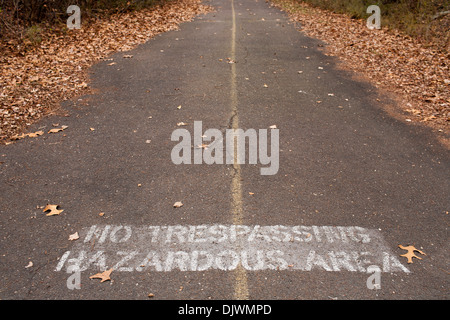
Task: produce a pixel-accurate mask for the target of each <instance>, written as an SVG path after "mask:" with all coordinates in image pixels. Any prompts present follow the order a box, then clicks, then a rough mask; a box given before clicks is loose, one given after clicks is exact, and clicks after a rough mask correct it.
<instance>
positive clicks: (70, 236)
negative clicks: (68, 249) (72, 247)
mask: <svg viewBox="0 0 450 320" xmlns="http://www.w3.org/2000/svg"><path fill="white" fill-rule="evenodd" d="M78 239H80V236H79V235H78V232H75V233H74V234H71V235H69V240H70V241H73V240H78Z"/></svg>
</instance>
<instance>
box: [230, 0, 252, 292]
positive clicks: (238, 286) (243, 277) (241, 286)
mask: <svg viewBox="0 0 450 320" xmlns="http://www.w3.org/2000/svg"><path fill="white" fill-rule="evenodd" d="M231 22H232V27H231V52H230V55H231V61H233V62H235V61H236V11H235V9H234V0H231ZM230 80H231V89H230V97H231V128H232V129H235V130H237V129H239V114H238V99H237V77H236V63H231V79H230ZM238 157H239V154H238V148H237V141H236V140H235V141H234V157H233V159H234V163H233V170H234V172H233V176H232V179H231V195H232V203H231V211H232V212H231V214H232V217H233V223H234V224H235V225H240V224H243V218H244V217H243V209H242V188H241V165H240V161H239V159H238ZM237 245H238V246H237V247H236V251H241V248H240V247H239V244H237ZM234 270H235V271H234V276H235V283H234V299H236V300H247V299H248V297H249V293H248V287H247V273H246V271H245V268H244V266H242V263H241V261H238V264H237V266H236V267H235V268H234Z"/></svg>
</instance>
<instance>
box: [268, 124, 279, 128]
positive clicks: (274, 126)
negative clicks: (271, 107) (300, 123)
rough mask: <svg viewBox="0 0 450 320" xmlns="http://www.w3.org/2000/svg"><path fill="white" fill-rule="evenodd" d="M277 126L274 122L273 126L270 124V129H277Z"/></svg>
mask: <svg viewBox="0 0 450 320" xmlns="http://www.w3.org/2000/svg"><path fill="white" fill-rule="evenodd" d="M276 128H277V125H276V124H274V125H273V126H270V127H269V129H276Z"/></svg>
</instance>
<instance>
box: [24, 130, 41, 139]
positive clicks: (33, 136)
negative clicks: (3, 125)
mask: <svg viewBox="0 0 450 320" xmlns="http://www.w3.org/2000/svg"><path fill="white" fill-rule="evenodd" d="M43 134H44V131H36V132H32V133H28V134H27V136H29V137H30V138H36V137H37V136H42V135H43Z"/></svg>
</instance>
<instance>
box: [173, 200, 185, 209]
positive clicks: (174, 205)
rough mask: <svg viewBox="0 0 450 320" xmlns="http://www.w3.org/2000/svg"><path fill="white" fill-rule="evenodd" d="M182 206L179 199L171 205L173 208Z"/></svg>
mask: <svg viewBox="0 0 450 320" xmlns="http://www.w3.org/2000/svg"><path fill="white" fill-rule="evenodd" d="M182 206H183V204H182V203H181V202H180V201H177V202H175V203H174V204H173V207H174V208H180V207H182Z"/></svg>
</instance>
